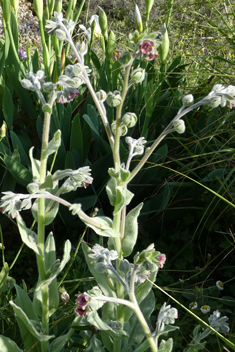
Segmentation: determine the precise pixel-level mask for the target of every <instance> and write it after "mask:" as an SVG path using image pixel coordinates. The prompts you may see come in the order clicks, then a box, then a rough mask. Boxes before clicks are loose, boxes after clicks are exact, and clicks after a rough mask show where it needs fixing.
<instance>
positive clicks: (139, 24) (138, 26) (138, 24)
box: [135, 4, 143, 33]
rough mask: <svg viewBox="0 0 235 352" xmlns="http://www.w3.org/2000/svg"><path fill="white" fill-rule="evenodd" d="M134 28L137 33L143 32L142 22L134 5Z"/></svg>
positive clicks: (137, 8)
mask: <svg viewBox="0 0 235 352" xmlns="http://www.w3.org/2000/svg"><path fill="white" fill-rule="evenodd" d="M135 27H136V29H137V30H138V31H139V33H142V32H143V22H142V18H141V14H140V10H139V7H138V6H137V5H136V4H135Z"/></svg>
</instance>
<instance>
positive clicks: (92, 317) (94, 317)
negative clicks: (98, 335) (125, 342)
mask: <svg viewBox="0 0 235 352" xmlns="http://www.w3.org/2000/svg"><path fill="white" fill-rule="evenodd" d="M87 321H88V322H89V323H90V324H91V325H94V326H95V327H96V328H97V329H99V330H101V331H109V333H111V334H112V335H113V336H118V335H119V336H120V335H122V336H128V335H127V333H126V332H125V331H123V330H121V329H117V330H114V329H112V328H111V326H109V325H108V324H107V323H105V322H104V321H103V320H102V319H101V318H100V316H99V314H98V313H97V311H93V312H91V313H90V314H89V315H88V316H87Z"/></svg>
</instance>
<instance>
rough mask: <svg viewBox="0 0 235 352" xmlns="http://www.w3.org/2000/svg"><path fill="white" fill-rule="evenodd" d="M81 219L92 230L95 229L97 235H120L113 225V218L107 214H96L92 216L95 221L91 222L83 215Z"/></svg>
mask: <svg viewBox="0 0 235 352" xmlns="http://www.w3.org/2000/svg"><path fill="white" fill-rule="evenodd" d="M78 216H79V214H78ZM79 217H80V216H79ZM80 219H81V220H82V221H83V222H84V223H85V224H86V225H87V226H89V227H90V228H91V229H92V230H94V231H95V233H96V234H97V235H100V236H104V237H120V234H119V233H117V232H115V231H114V230H113V228H112V226H113V222H112V220H111V219H110V218H108V217H106V216H95V217H92V218H90V219H91V221H92V222H93V223H91V222H90V221H89V220H87V219H84V218H83V217H82V216H81V217H80ZM94 222H95V223H96V224H97V225H96V224H95V223H94ZM100 225H101V226H100Z"/></svg>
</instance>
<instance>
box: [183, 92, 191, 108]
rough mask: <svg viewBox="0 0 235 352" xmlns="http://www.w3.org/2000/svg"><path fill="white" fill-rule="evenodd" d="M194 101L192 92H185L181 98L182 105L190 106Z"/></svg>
mask: <svg viewBox="0 0 235 352" xmlns="http://www.w3.org/2000/svg"><path fill="white" fill-rule="evenodd" d="M193 103H194V97H193V95H192V94H187V95H185V96H184V97H183V98H182V104H183V106H190V105H192V104H193Z"/></svg>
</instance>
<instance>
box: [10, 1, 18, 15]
mask: <svg viewBox="0 0 235 352" xmlns="http://www.w3.org/2000/svg"><path fill="white" fill-rule="evenodd" d="M11 6H12V7H13V9H14V11H15V15H17V12H18V8H19V0H11Z"/></svg>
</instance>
